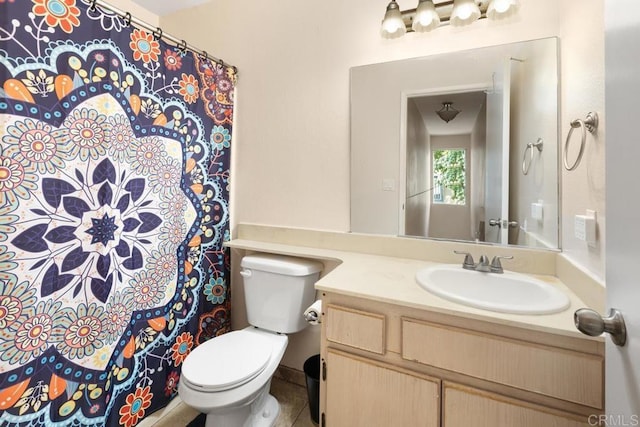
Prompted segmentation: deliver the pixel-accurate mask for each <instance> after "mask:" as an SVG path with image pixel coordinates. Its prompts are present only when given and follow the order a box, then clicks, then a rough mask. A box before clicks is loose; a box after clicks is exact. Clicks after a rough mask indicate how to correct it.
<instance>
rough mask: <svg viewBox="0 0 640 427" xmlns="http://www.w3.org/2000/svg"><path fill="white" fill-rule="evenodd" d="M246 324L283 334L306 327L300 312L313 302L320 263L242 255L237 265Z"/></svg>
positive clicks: (279, 257)
mask: <svg viewBox="0 0 640 427" xmlns="http://www.w3.org/2000/svg"><path fill="white" fill-rule="evenodd" d="M240 267H241V270H240V275H241V276H242V278H243V281H244V296H245V302H246V306H247V318H248V320H249V323H250V324H251V325H253V326H257V327H259V328H262V329H267V330H269V331H273V332H280V333H284V334H288V333H294V332H298V331H301V330H302V329H304V328H305V327H307V325H308V324H307V322H306V321H305V320H304V318H303V313H304V310H306V308H307V307H309V306H310V305H311V304H312V303H313V302H314V300H315V296H316V291H315V288H314V286H313V285H314V284H315V282H316V281H317V280H318V277H319V276H320V271H321V270H322V263H320V262H318V261H312V260H308V259H303V258H294V257H286V256H280V255H271V254H253V255H246V256H245V257H244V258H242V261H241V262H240Z"/></svg>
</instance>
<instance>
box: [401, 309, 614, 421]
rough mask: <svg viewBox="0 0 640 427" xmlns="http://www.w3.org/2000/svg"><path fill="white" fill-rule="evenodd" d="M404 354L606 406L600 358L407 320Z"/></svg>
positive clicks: (590, 404)
mask: <svg viewBox="0 0 640 427" xmlns="http://www.w3.org/2000/svg"><path fill="white" fill-rule="evenodd" d="M402 357H403V358H404V359H406V360H410V361H416V362H419V363H423V364H426V365H430V366H434V367H437V368H441V369H446V370H449V371H454V372H458V373H461V374H465V375H469V376H472V377H476V378H480V379H483V380H488V381H492V382H495V383H499V384H504V385H507V386H511V387H516V388H519V389H522V390H527V391H532V392H536V393H540V394H543V395H546V396H551V397H555V398H559V399H563V400H566V401H569V402H574V403H578V404H581V405H587V406H590V407H593V408H598V409H602V408H603V400H604V399H603V387H604V385H603V378H604V359H603V358H602V357H600V356H595V355H591V354H584V353H578V352H575V351H569V350H564V349H559V348H555V347H548V346H543V345H538V344H532V343H528V342H525V341H518V340H514V339H509V338H503V337H498V336H494V335H488V334H483V333H479V332H474V331H468V330H464V329H458V328H453V327H446V326H442V325H438V324H434V323H427V322H423V321H419V320H414V319H408V318H402Z"/></svg>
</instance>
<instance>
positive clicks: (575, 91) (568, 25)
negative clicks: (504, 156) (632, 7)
mask: <svg viewBox="0 0 640 427" xmlns="http://www.w3.org/2000/svg"><path fill="white" fill-rule="evenodd" d="M558 6H559V11H560V13H561V15H562V17H563V20H562V27H561V32H560V38H561V40H562V42H561V46H560V49H561V52H562V54H561V57H560V68H561V70H562V72H561V82H562V84H561V93H560V99H561V102H562V114H561V116H560V129H561V133H560V138H561V139H560V143H561V144H564V142H565V139H566V137H567V134H568V133H569V128H570V127H569V123H570V122H571V121H572V120H575V119H578V118H579V119H584V118H585V116H586V115H587V113H588V112H589V111H595V112H597V113H598V115H599V116H600V126H599V128H598V133H597V135H595V136H593V135H589V137H588V138H587V144H586V148H585V153H584V157H583V159H582V163H581V164H580V166H579V167H578V168H577V169H576V170H574V171H573V172H567V171H565V170H564V167H563V168H562V250H563V251H564V252H565V253H566V255H567V257H568V258H570V259H571V260H573V261H574V262H576V263H577V264H579V265H582V266H584V267H585V269H586V270H587V271H589V272H591V273H592V274H593V275H594V276H596V277H597V278H598V279H600V280H602V281H604V263H605V244H604V242H605V237H606V236H605V226H604V224H605V216H606V212H605V147H604V144H605V129H606V123H605V121H606V120H605V111H604V16H603V14H604V0H593V1H588V2H580V7H575V6H576V5H575V2H574V1H572V0H563V1H561V2H558ZM573 138H575V139H573V140H572V141H571V147H572V150H571V151H570V159H571V160H573V159H575V155H576V152H577V149H578V146H579V143H580V138H579V133H578V135H576V132H574V134H573ZM560 149H561V150H562V145H561V147H560ZM586 209H593V210H595V211H597V219H598V229H597V233H598V245H597V247H595V248H590V247H588V246H587V245H586V243H584V242H582V241H579V240H577V239H576V238H575V237H574V234H573V233H574V230H573V222H574V216H575V215H584V214H585V210H586Z"/></svg>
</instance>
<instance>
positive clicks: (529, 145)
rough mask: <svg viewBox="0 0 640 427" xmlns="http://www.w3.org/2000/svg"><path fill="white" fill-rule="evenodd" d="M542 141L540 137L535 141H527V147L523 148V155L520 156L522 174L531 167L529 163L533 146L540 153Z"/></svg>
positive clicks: (527, 171)
mask: <svg viewBox="0 0 640 427" xmlns="http://www.w3.org/2000/svg"><path fill="white" fill-rule="evenodd" d="M543 145H544V142H543V141H542V138H538V140H537V141H536V142H529V143H527V148H525V149H524V155H523V156H522V173H523V174H524V175H526V174H528V173H529V168H530V167H531V163H533V147H536V148H537V149H538V152H539V153H542V146H543ZM527 152H529V154H530V156H529V163H528V164H527Z"/></svg>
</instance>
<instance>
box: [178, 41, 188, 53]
mask: <svg viewBox="0 0 640 427" xmlns="http://www.w3.org/2000/svg"><path fill="white" fill-rule="evenodd" d="M177 48H178V52H180V53H181V54H183V55H184V54H185V53H186V52H187V42H186V41H184V40H182V41H181V42H180V44H179V45H178V46H177Z"/></svg>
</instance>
